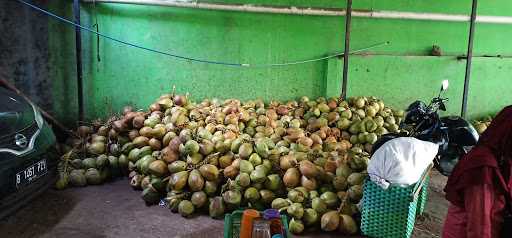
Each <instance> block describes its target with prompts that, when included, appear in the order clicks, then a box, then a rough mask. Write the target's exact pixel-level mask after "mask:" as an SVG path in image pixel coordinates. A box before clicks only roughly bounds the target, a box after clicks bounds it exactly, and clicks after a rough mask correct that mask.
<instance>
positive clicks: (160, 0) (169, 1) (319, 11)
mask: <svg viewBox="0 0 512 238" xmlns="http://www.w3.org/2000/svg"><path fill="white" fill-rule="evenodd" d="M82 1H83V2H89V3H92V2H97V3H122V4H138V5H154V6H167V7H183V8H197V9H207V10H224V11H236V12H256V13H275V14H293V15H313V16H344V15H345V10H339V9H325V8H298V7H289V8H288V7H268V6H254V5H234V4H218V3H200V2H190V1H188V2H185V1H176V0H82Z"/></svg>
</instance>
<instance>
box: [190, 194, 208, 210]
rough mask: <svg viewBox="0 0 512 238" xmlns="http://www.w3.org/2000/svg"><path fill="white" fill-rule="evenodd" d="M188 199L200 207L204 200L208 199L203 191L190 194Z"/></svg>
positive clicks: (204, 203)
mask: <svg viewBox="0 0 512 238" xmlns="http://www.w3.org/2000/svg"><path fill="white" fill-rule="evenodd" d="M190 201H191V202H192V204H193V205H194V207H196V208H201V207H203V206H204V205H206V202H207V201H208V196H207V195H206V193H205V192H203V191H198V192H194V193H193V194H192V196H191V197H190Z"/></svg>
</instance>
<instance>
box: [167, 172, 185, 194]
mask: <svg viewBox="0 0 512 238" xmlns="http://www.w3.org/2000/svg"><path fill="white" fill-rule="evenodd" d="M187 181H188V171H180V172H177V173H174V174H172V175H171V178H170V179H169V186H170V187H171V188H172V190H178V191H181V190H183V189H184V188H185V186H186V185H187Z"/></svg>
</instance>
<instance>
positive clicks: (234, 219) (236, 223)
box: [224, 210, 291, 238]
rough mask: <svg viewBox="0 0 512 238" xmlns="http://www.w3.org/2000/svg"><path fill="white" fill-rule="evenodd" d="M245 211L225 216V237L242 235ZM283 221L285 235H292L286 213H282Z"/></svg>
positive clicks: (230, 237)
mask: <svg viewBox="0 0 512 238" xmlns="http://www.w3.org/2000/svg"><path fill="white" fill-rule="evenodd" d="M243 213H244V211H243V210H236V211H234V212H232V213H231V214H226V215H225V216H224V238H239V237H240V223H241V222H242V214H243ZM281 223H282V224H283V227H284V232H285V237H291V235H290V233H289V231H288V218H287V217H286V215H281Z"/></svg>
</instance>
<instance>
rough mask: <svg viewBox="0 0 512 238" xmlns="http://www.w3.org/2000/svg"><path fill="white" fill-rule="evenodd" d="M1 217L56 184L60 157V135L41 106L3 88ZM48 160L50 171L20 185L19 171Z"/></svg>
mask: <svg viewBox="0 0 512 238" xmlns="http://www.w3.org/2000/svg"><path fill="white" fill-rule="evenodd" d="M0 128H1V130H0V217H4V216H6V215H8V214H10V213H11V212H13V211H15V210H16V209H18V208H19V207H21V206H23V205H24V204H25V203H26V202H28V201H30V200H31V199H32V198H33V197H35V196H36V195H37V194H39V193H40V192H42V191H44V190H46V189H47V188H48V187H49V186H51V185H53V184H54V181H55V179H56V174H57V163H58V159H57V158H58V156H57V154H56V149H55V143H56V138H55V135H54V133H53V131H52V129H51V127H50V126H49V125H48V124H47V123H46V122H45V121H44V120H43V118H42V117H41V114H40V112H39V111H38V109H37V108H36V107H35V106H34V105H32V104H30V103H29V102H27V101H26V100H25V99H23V98H22V97H21V96H19V95H17V94H15V93H13V92H12V91H9V90H7V89H4V88H1V87H0ZM43 159H45V160H46V167H47V172H46V173H45V174H42V175H40V176H39V177H37V178H35V179H34V180H33V181H31V182H30V183H29V184H27V185H24V186H21V185H20V186H19V187H17V186H16V174H17V173H19V172H22V171H24V170H25V169H27V168H28V167H30V166H32V165H34V164H35V163H37V162H38V161H41V160H43Z"/></svg>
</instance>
